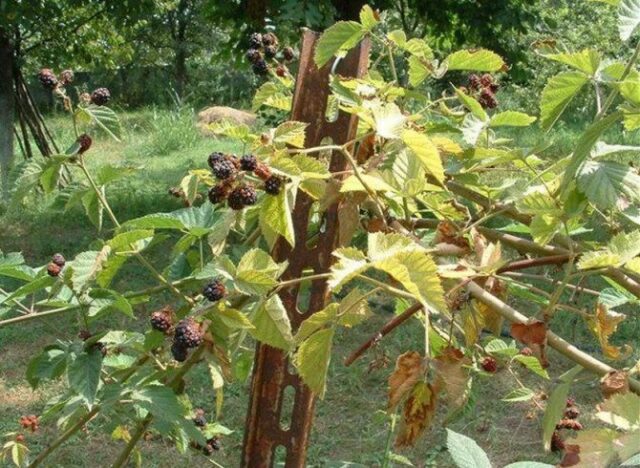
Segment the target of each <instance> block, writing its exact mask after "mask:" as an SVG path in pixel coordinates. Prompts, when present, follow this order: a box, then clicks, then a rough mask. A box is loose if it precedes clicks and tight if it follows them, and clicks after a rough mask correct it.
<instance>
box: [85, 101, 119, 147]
mask: <svg viewBox="0 0 640 468" xmlns="http://www.w3.org/2000/svg"><path fill="white" fill-rule="evenodd" d="M75 118H76V120H77V122H78V123H81V124H84V125H96V126H98V127H100V128H101V129H102V130H104V131H105V132H107V134H109V135H110V136H111V138H113V139H114V140H116V141H117V142H120V138H119V136H120V121H119V120H118V116H117V115H116V113H115V112H114V111H113V110H112V109H110V108H109V107H107V106H96V105H93V104H91V105H89V106H87V107H78V108H77V109H76V112H75Z"/></svg>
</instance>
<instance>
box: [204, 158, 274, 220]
mask: <svg viewBox="0 0 640 468" xmlns="http://www.w3.org/2000/svg"><path fill="white" fill-rule="evenodd" d="M208 164H209V167H210V168H211V172H212V173H213V175H214V176H215V177H216V179H218V181H219V182H218V183H217V184H216V185H214V186H213V187H211V189H209V201H210V202H211V203H214V204H217V203H221V202H223V201H224V200H226V201H227V205H228V206H229V208H231V209H232V210H242V209H243V208H244V207H246V206H251V205H255V204H256V202H257V201H258V194H257V192H256V189H255V187H254V186H253V185H252V184H250V183H242V182H238V179H239V177H238V176H239V175H240V173H241V172H245V173H247V172H253V174H254V175H256V176H257V177H258V178H260V179H261V180H263V181H264V191H265V192H267V193H268V194H270V195H277V194H278V193H280V190H281V189H282V185H283V183H284V180H283V179H282V178H281V177H279V176H276V175H273V174H272V173H271V170H270V169H269V167H268V166H267V165H265V164H263V163H261V162H259V161H258V160H257V158H256V157H255V156H254V155H252V154H246V155H244V156H242V157H241V158H238V157H236V156H235V155H232V154H223V153H218V152H214V153H211V154H210V155H209V159H208Z"/></svg>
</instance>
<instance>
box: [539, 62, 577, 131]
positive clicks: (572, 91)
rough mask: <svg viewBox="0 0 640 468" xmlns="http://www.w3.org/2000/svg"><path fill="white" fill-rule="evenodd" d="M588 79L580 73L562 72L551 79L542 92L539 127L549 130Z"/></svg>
mask: <svg viewBox="0 0 640 468" xmlns="http://www.w3.org/2000/svg"><path fill="white" fill-rule="evenodd" d="M588 81H589V78H588V77H587V76H586V75H584V74H583V73H580V72H564V73H560V74H558V75H556V76H554V77H552V78H551V79H550V80H549V81H548V82H547V85H546V86H545V87H544V89H543V90H542V98H541V99H540V125H541V126H542V128H543V129H549V128H551V127H552V126H553V124H554V123H556V121H557V120H558V118H559V117H560V115H562V113H563V112H564V110H565V109H566V107H567V106H568V105H569V102H571V100H572V99H573V98H574V97H575V96H576V94H578V92H580V90H581V89H582V87H583V86H584V85H585V84H587V82H588Z"/></svg>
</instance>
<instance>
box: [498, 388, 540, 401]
mask: <svg viewBox="0 0 640 468" xmlns="http://www.w3.org/2000/svg"><path fill="white" fill-rule="evenodd" d="M535 395H536V392H534V391H533V390H531V389H530V388H526V387H523V388H516V389H515V390H512V391H511V392H509V394H507V395H506V396H505V397H504V398H502V401H506V402H511V403H513V402H519V401H529V400H531V399H532V398H533V397H534V396H535Z"/></svg>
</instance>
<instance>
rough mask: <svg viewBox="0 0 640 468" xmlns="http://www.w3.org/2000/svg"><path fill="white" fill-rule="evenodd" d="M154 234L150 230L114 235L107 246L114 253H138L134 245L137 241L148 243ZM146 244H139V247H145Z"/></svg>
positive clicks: (135, 230) (137, 230)
mask: <svg viewBox="0 0 640 468" xmlns="http://www.w3.org/2000/svg"><path fill="white" fill-rule="evenodd" d="M153 235H154V232H153V230H151V229H134V230H133V231H126V232H122V233H120V234H118V235H116V236H115V237H114V238H113V239H111V240H110V241H109V242H107V245H109V246H110V247H111V250H112V251H114V252H120V251H123V250H125V251H129V252H134V251H135V252H139V251H140V250H139V249H138V248H136V246H135V245H132V244H136V243H138V242H139V241H149V240H150V239H152V238H153ZM146 244H147V243H146V242H141V243H140V244H139V247H142V246H145V245H146Z"/></svg>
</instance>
